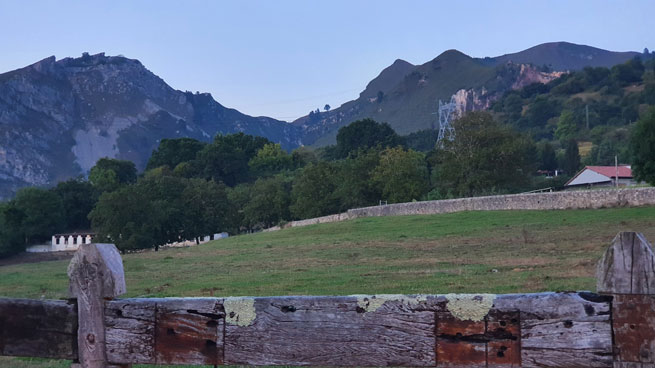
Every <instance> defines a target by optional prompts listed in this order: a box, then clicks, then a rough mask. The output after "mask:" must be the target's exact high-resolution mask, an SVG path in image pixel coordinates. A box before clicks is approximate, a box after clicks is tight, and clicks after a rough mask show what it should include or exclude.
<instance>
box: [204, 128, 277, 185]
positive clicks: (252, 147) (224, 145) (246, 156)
mask: <svg viewBox="0 0 655 368" xmlns="http://www.w3.org/2000/svg"><path fill="white" fill-rule="evenodd" d="M268 143H271V142H270V141H269V140H268V139H266V138H263V137H253V136H251V135H246V134H243V133H238V134H229V135H217V136H216V137H215V138H214V142H212V143H211V144H208V145H207V146H205V147H204V148H203V149H202V151H200V152H199V153H198V160H199V161H200V162H199V164H200V166H201V167H202V168H203V172H204V176H205V179H214V181H216V182H219V181H222V182H223V183H225V184H226V185H227V186H230V187H233V186H235V185H237V184H239V183H243V182H245V181H248V180H250V172H249V167H248V162H250V160H251V159H252V158H253V157H255V155H256V154H257V151H259V150H260V149H261V148H263V147H264V146H265V145H266V144H268Z"/></svg>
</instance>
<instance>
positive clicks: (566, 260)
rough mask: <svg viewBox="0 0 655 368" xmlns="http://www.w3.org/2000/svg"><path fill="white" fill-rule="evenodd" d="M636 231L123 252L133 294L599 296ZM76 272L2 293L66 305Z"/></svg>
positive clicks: (0, 292) (549, 227)
mask: <svg viewBox="0 0 655 368" xmlns="http://www.w3.org/2000/svg"><path fill="white" fill-rule="evenodd" d="M628 230H629V231H639V232H643V233H644V234H645V235H646V237H647V238H648V239H649V240H651V241H652V240H654V239H655V207H642V208H619V209H600V210H563V211H495V212H462V213H455V214H446V215H430V216H399V217H380V218H363V219H357V220H352V221H348V222H341V223H332V224H322V225H313V226H307V227H300V228H293V229H286V230H282V231H278V232H272V233H258V234H252V235H241V236H235V237H232V238H228V239H222V240H217V241H214V242H211V243H208V244H204V245H200V246H196V247H191V248H169V249H164V250H161V251H159V252H154V251H147V252H144V253H138V254H127V255H124V256H123V261H124V265H125V274H126V279H127V289H128V293H127V295H126V297H137V296H138V297H155V296H158V297H159V296H210V295H214V296H241V295H251V296H263V295H296V294H306V295H347V294H374V293H431V294H437V293H471V292H489V293H519V292H539V291H549V290H550V291H562V290H591V291H594V290H595V278H594V272H595V265H596V262H597V261H598V259H599V258H600V257H601V255H602V252H603V251H604V250H605V249H606V248H607V246H608V245H609V243H610V242H611V240H612V238H613V237H614V236H615V235H616V233H617V232H619V231H628ZM67 265H68V262H66V261H53V262H41V263H34V264H21V265H11V266H3V267H0V296H2V297H27V298H50V299H57V298H64V297H65V296H66V291H67V285H68V284H67V276H66V267H67ZM61 364H64V363H58V362H52V361H41V360H36V361H34V360H17V359H15V358H0V366H3V367H4V366H16V367H40V368H46V367H48V368H50V367H52V368H54V367H56V368H59V367H64V366H66V365H65V364H64V365H61Z"/></svg>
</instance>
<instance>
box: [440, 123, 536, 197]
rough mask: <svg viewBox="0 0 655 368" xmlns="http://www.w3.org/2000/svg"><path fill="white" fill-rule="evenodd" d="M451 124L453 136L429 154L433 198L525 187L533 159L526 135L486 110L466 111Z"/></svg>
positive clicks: (468, 195)
mask: <svg viewBox="0 0 655 368" xmlns="http://www.w3.org/2000/svg"><path fill="white" fill-rule="evenodd" d="M454 127H455V132H456V134H455V139H454V140H453V141H447V142H446V144H445V146H444V148H443V149H441V150H439V151H437V152H436V153H435V154H434V155H433V157H434V158H435V159H434V161H435V162H434V163H433V164H432V165H433V172H432V180H433V185H434V188H435V189H434V193H433V194H432V195H433V196H434V197H437V198H445V197H451V196H455V197H470V196H475V195H481V194H489V193H496V192H513V191H517V190H522V189H525V188H526V187H528V186H529V184H530V181H531V176H532V173H533V171H534V162H535V161H536V160H535V148H534V143H533V142H532V140H531V139H530V138H528V137H526V136H524V135H521V134H519V133H518V132H516V131H515V130H513V129H512V128H511V127H510V126H507V125H502V124H500V123H498V122H497V121H495V120H494V119H493V117H492V116H491V115H490V114H489V113H487V112H471V113H468V114H467V115H466V116H464V117H463V118H461V119H459V120H457V121H455V123H454Z"/></svg>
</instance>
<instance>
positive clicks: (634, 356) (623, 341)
mask: <svg viewBox="0 0 655 368" xmlns="http://www.w3.org/2000/svg"><path fill="white" fill-rule="evenodd" d="M612 328H613V330H614V347H615V352H616V354H617V356H618V358H619V361H621V362H640V363H655V295H615V296H614V301H613V302H612Z"/></svg>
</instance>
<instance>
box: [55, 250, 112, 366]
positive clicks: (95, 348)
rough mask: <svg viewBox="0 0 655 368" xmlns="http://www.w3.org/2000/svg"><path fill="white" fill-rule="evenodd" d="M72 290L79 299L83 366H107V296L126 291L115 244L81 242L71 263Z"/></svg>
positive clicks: (78, 308) (80, 352)
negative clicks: (105, 317)
mask: <svg viewBox="0 0 655 368" xmlns="http://www.w3.org/2000/svg"><path fill="white" fill-rule="evenodd" d="M68 277H69V279H70V284H69V290H70V294H71V296H72V297H74V298H76V299H77V317H78V331H77V344H78V360H79V362H80V364H82V367H84V368H96V367H97V368H104V367H105V366H106V365H107V354H106V349H105V341H106V340H105V326H104V323H105V319H104V309H105V300H104V299H105V298H113V297H115V296H118V295H119V294H120V293H122V292H125V277H124V275H123V263H122V261H121V258H120V254H118V250H117V249H116V247H115V246H114V245H113V244H80V247H79V248H78V250H77V251H76V252H75V255H74V256H73V259H72V260H71V262H70V264H69V266H68Z"/></svg>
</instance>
